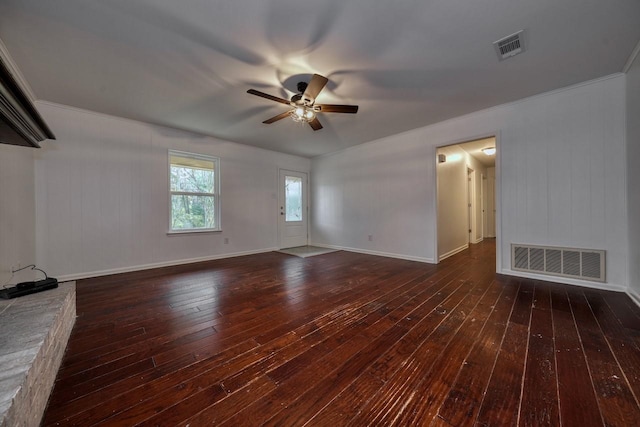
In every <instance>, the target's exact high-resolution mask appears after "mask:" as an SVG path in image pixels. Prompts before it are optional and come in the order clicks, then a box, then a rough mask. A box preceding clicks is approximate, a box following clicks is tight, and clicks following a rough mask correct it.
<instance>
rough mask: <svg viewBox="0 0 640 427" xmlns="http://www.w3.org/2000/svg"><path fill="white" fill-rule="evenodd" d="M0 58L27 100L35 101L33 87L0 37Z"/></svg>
mask: <svg viewBox="0 0 640 427" xmlns="http://www.w3.org/2000/svg"><path fill="white" fill-rule="evenodd" d="M0 60H2V62H3V63H4V65H5V67H6V68H7V69H8V70H9V72H10V73H11V75H12V76H13V78H14V79H15V80H16V81H17V82H18V84H19V85H20V87H21V88H22V90H23V91H24V93H26V94H27V96H28V97H29V100H30V101H31V102H33V101H35V100H36V99H37V98H36V95H35V93H34V92H33V88H31V85H30V84H29V82H28V81H27V79H25V78H24V75H23V74H22V72H21V71H20V68H18V65H17V64H16V62H15V61H14V60H13V58H12V57H11V54H10V53H9V49H7V46H6V45H5V44H4V43H3V42H2V39H0Z"/></svg>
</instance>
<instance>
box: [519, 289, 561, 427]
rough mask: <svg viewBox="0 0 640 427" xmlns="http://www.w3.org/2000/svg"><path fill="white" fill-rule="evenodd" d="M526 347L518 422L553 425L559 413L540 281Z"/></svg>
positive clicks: (545, 292) (546, 298)
mask: <svg viewBox="0 0 640 427" xmlns="http://www.w3.org/2000/svg"><path fill="white" fill-rule="evenodd" d="M528 349H529V351H528V354H527V362H526V367H525V373H524V382H523V384H522V390H523V392H522V401H521V403H520V419H519V423H518V425H520V426H532V427H537V426H557V425H559V424H560V415H559V402H558V387H557V379H556V358H555V346H554V332H553V318H552V312H551V295H550V293H549V289H548V287H546V286H545V285H544V284H541V283H536V285H535V289H534V303H533V308H532V311H531V327H530V329H529V344H528Z"/></svg>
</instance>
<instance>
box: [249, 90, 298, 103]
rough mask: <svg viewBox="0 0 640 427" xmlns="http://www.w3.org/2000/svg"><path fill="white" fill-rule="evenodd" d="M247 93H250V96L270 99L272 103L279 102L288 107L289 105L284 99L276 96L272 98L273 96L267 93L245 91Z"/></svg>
mask: <svg viewBox="0 0 640 427" xmlns="http://www.w3.org/2000/svg"><path fill="white" fill-rule="evenodd" d="M247 93H250V94H251V95H256V96H260V97H262V98H267V99H270V100H272V101H276V102H279V103H281V104H287V105H290V104H291V103H290V102H289V101H287V100H286V99H283V98H278V97H277V96H273V95H269V94H268V93H264V92H260V91H259V90H255V89H249V90H248V91H247Z"/></svg>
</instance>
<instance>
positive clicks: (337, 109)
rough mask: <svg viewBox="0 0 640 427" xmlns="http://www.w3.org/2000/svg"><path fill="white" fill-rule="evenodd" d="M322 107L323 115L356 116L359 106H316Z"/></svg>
mask: <svg viewBox="0 0 640 427" xmlns="http://www.w3.org/2000/svg"><path fill="white" fill-rule="evenodd" d="M316 107H320V112H321V113H349V114H355V113H357V112H358V106H357V105H334V104H321V105H316Z"/></svg>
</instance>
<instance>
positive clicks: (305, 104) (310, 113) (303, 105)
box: [247, 74, 358, 130]
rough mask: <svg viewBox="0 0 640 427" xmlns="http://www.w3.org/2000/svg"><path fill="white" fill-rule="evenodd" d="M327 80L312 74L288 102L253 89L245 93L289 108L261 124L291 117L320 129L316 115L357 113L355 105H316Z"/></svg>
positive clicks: (299, 84) (314, 128)
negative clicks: (308, 80)
mask: <svg viewBox="0 0 640 427" xmlns="http://www.w3.org/2000/svg"><path fill="white" fill-rule="evenodd" d="M328 81H329V79H327V78H326V77H324V76H321V75H320V74H314V75H313V77H311V81H310V82H309V83H306V82H299V83H298V93H297V94H295V95H293V96H292V97H291V100H290V101H287V100H286V99H284V98H278V97H277V96H273V95H269V94H268V93H264V92H260V91H258V90H255V89H249V90H248V91H247V93H250V94H251V95H256V96H260V97H262V98H266V99H270V100H272V101H276V102H279V103H281V104H285V105H288V106H290V107H291V108H290V109H289V110H287V111H285V112H284V113H280V114H278V115H277V116H273V117H271V118H270V119H267V120H265V121H264V122H262V123H266V124H268V125H269V124H271V123H273V122H277V121H278V120H282V119H284V118H285V117H291V118H292V119H293V120H294V121H296V122H306V123H309V126H311V128H312V129H313V130H320V129H322V124H320V121H319V120H318V117H317V116H316V114H317V113H349V114H355V113H357V112H358V106H357V105H336V104H316V103H315V102H316V97H317V96H318V94H319V93H320V91H321V90H322V89H323V88H324V87H325V86H326V84H327V82H328Z"/></svg>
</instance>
